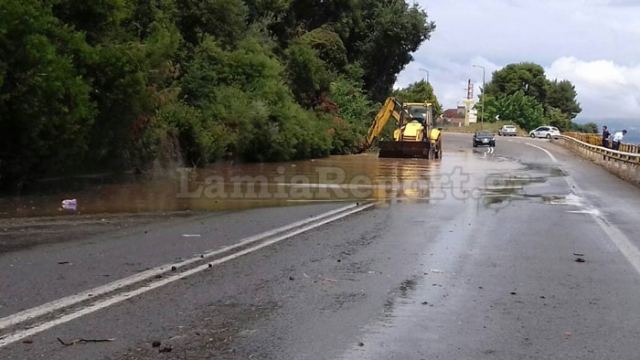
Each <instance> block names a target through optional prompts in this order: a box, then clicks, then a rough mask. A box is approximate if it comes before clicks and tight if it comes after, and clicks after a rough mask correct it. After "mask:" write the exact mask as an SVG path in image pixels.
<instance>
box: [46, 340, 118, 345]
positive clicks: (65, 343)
mask: <svg viewBox="0 0 640 360" xmlns="http://www.w3.org/2000/svg"><path fill="white" fill-rule="evenodd" d="M56 339H57V340H58V342H59V343H60V344H62V345H64V346H73V345H75V344H81V343H83V344H84V343H103V342H112V341H115V340H116V339H82V338H80V339H75V340H72V341H70V342H65V341H64V340H62V339H60V338H56Z"/></svg>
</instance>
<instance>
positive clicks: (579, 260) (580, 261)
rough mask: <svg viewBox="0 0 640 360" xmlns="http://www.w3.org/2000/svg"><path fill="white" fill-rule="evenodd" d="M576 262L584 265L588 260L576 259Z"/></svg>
mask: <svg viewBox="0 0 640 360" xmlns="http://www.w3.org/2000/svg"><path fill="white" fill-rule="evenodd" d="M576 262H577V263H583V262H586V260H585V259H583V258H576Z"/></svg>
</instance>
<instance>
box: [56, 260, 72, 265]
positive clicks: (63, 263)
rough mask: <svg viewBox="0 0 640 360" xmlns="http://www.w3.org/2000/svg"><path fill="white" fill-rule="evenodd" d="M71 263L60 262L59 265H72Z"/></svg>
mask: <svg viewBox="0 0 640 360" xmlns="http://www.w3.org/2000/svg"><path fill="white" fill-rule="evenodd" d="M70 264H71V262H69V261H58V265H70Z"/></svg>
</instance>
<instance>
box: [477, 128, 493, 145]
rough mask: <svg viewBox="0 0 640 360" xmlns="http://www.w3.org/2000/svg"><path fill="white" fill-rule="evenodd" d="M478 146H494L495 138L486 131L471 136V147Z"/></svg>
mask: <svg viewBox="0 0 640 360" xmlns="http://www.w3.org/2000/svg"><path fill="white" fill-rule="evenodd" d="M480 145H486V146H491V147H493V146H496V136H495V135H494V134H492V133H490V132H488V131H478V132H476V133H474V134H473V147H478V146H480Z"/></svg>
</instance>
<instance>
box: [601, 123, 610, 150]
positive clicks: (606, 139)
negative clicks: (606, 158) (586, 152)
mask: <svg viewBox="0 0 640 360" xmlns="http://www.w3.org/2000/svg"><path fill="white" fill-rule="evenodd" d="M609 136H611V133H610V132H609V128H608V127H607V125H604V126H603V127H602V146H603V147H606V148H608V147H609Z"/></svg>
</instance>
